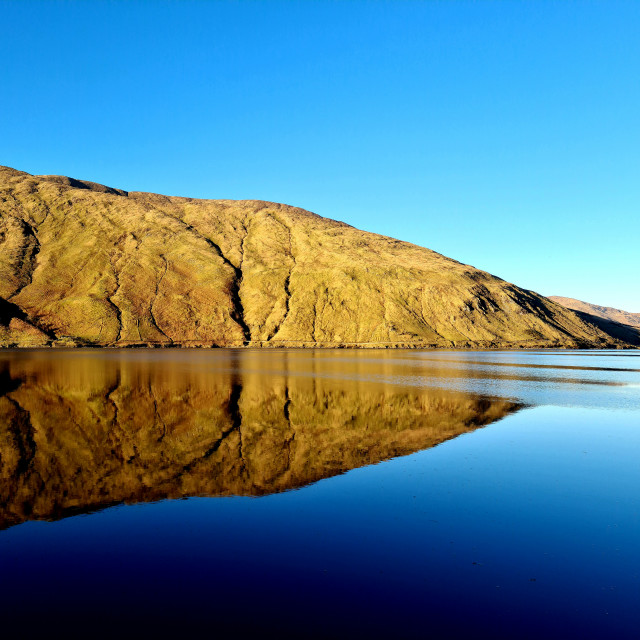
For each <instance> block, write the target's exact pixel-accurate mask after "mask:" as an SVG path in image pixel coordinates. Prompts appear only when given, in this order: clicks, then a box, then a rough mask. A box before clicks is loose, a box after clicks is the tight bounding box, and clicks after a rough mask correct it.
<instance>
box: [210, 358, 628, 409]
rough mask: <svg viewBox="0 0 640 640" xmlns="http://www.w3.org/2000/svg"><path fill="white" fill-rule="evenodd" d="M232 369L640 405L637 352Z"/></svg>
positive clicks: (251, 364) (549, 400)
mask: <svg viewBox="0 0 640 640" xmlns="http://www.w3.org/2000/svg"><path fill="white" fill-rule="evenodd" d="M230 364H231V363H229V362H226V361H222V362H220V363H219V364H218V365H216V370H218V371H242V372H243V373H251V374H254V375H272V376H278V375H288V376H303V377H315V378H327V379H334V380H349V381H351V382H362V383H366V382H369V383H378V384H383V385H394V386H395V385H398V386H410V387H424V388H432V389H446V390H452V391H460V392H466V393H473V394H480V395H488V396H495V397H502V398H508V399H511V400H516V401H519V402H523V403H525V404H529V405H554V406H574V407H592V408H603V409H637V408H640V354H636V353H629V352H623V353H619V352H616V353H611V352H579V353H574V352H571V354H569V353H568V352H566V353H562V352H544V351H543V352H524V353H522V352H519V351H509V352H444V351H443V352H439V351H435V352H434V351H430V352H402V355H398V354H397V353H389V352H378V353H376V352H374V351H368V352H358V353H356V354H354V353H351V352H326V351H315V352H313V355H310V353H309V352H304V351H294V352H292V353H289V354H287V356H286V358H283V359H281V360H280V361H278V358H277V357H276V358H275V362H274V359H273V358H272V359H268V358H267V357H266V356H265V354H256V353H255V352H254V353H252V354H250V355H249V356H248V357H246V358H244V357H243V358H242V359H241V361H240V362H239V363H237V364H235V365H231V366H229V365H230ZM278 364H280V365H281V366H274V365H278ZM295 364H297V365H298V366H297V367H296V366H294V365H295Z"/></svg>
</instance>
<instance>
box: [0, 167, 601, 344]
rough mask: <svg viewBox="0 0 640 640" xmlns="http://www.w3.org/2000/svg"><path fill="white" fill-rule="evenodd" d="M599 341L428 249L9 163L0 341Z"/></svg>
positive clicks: (571, 317)
mask: <svg viewBox="0 0 640 640" xmlns="http://www.w3.org/2000/svg"><path fill="white" fill-rule="evenodd" d="M52 343H53V344H94V345H104V346H107V345H122V346H126V345H133V344H165V345H169V344H184V345H203V346H213V345H218V346H234V345H237V346H239V345H246V344H250V345H254V346H269V345H272V346H281V345H284V346H296V345H300V346H310V345H314V344H315V345H326V346H331V345H342V344H346V345H349V344H359V345H363V346H376V345H383V344H386V345H407V346H409V345H416V346H444V347H451V346H487V347H490V346H512V345H513V346H517V345H519V346H531V347H533V346H577V345H580V346H604V345H606V344H613V343H614V341H613V339H612V338H611V337H610V336H609V335H608V334H607V333H605V332H604V331H603V330H601V329H599V328H597V327H595V326H594V325H592V324H591V323H589V322H586V321H584V320H581V319H580V318H579V317H578V316H577V315H576V314H575V313H573V312H572V311H570V310H568V309H566V308H564V307H562V306H560V305H558V304H556V303H554V302H552V301H550V300H548V299H546V298H543V297H541V296H539V295H537V294H535V293H533V292H530V291H526V290H523V289H520V288H518V287H516V286H514V285H512V284H509V283H507V282H504V281H503V280H500V279H499V278H496V277H494V276H492V275H490V274H488V273H485V272H483V271H479V270H477V269H474V268H473V267H470V266H468V265H464V264H460V263H458V262H456V261H454V260H451V259H449V258H446V257H444V256H442V255H440V254H437V253H435V252H433V251H430V250H429V249H425V248H422V247H418V246H416V245H412V244H410V243H407V242H401V241H399V240H394V239H392V238H387V237H384V236H379V235H376V234H372V233H366V232H363V231H359V230H357V229H354V228H353V227H350V226H348V225H346V224H343V223H341V222H336V221H334V220H330V219H327V218H322V217H320V216H317V215H314V214H312V213H309V212H307V211H304V210H302V209H297V208H295V207H290V206H285V205H281V204H275V203H270V202H262V201H255V200H251V201H230V200H194V199H190V198H177V197H167V196H161V195H155V194H149V193H137V192H129V193H127V192H124V191H120V190H117V189H110V188H107V187H104V186H102V185H97V184H94V183H89V182H80V181H77V180H71V179H69V178H63V177H59V176H58V177H56V176H49V177H47V176H31V175H29V174H26V173H23V172H19V171H15V170H13V169H9V168H1V169H0V345H4V346H7V345H12V344H13V345H17V346H28V345H36V344H52Z"/></svg>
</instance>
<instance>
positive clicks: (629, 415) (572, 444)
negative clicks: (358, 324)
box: [0, 350, 640, 638]
mask: <svg viewBox="0 0 640 640" xmlns="http://www.w3.org/2000/svg"><path fill="white" fill-rule="evenodd" d="M639 604H640V353H636V352H628V351H627V352H624V351H622V352H525V353H521V352H481V353H478V352H475V353H474V352H415V351H389V352H387V351H384V352H380V351H324V350H321V351H304V350H301V351H297V350H278V351H251V350H245V351H242V350H237V351H235V350H215V351H180V350H175V351H173V350H171V351H137V350H136V351H131V350H129V351H47V352H44V351H43V352H33V351H30V352H12V351H5V352H0V615H1V616H2V629H3V631H4V632H5V633H8V632H9V631H11V632H14V633H15V632H17V633H18V635H17V636H14V637H33V636H36V635H39V634H41V633H44V632H47V631H48V632H51V631H52V630H54V629H61V630H64V633H65V634H66V635H67V636H68V637H80V636H83V637H84V636H89V637H112V636H113V635H114V634H117V635H118V636H119V637H128V636H133V635H135V636H136V637H138V638H140V637H166V636H169V635H171V636H172V637H175V636H176V634H177V633H181V634H186V633H193V632H197V633H198V634H199V635H204V636H206V637H223V638H224V637H236V638H237V637H295V638H309V637H331V638H335V637H359V636H364V637H407V638H413V637H416V638H422V637H430V638H457V637H475V638H484V637H487V638H534V637H535V638H539V637H546V638H566V637H569V636H570V635H572V636H576V637H581V638H603V637H609V638H636V637H638V628H640V613H639V611H638V608H639ZM142 634H144V635H142ZM7 637H10V636H7Z"/></svg>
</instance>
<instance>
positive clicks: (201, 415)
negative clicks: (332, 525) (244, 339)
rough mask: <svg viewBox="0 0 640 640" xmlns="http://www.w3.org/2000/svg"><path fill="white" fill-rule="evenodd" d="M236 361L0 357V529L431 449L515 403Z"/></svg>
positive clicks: (229, 490) (226, 491) (305, 479)
mask: <svg viewBox="0 0 640 640" xmlns="http://www.w3.org/2000/svg"><path fill="white" fill-rule="evenodd" d="M271 357H272V358H276V359H277V358H281V359H282V356H280V355H278V356H276V355H275V354H274V355H273V356H271ZM306 357H307V360H308V359H309V356H306ZM182 358H183V362H182V364H184V356H183V357H182ZM250 358H251V356H242V355H239V354H237V353H234V352H227V354H226V355H225V356H224V358H223V360H222V361H220V358H219V357H218V361H217V362H215V363H214V365H215V366H211V363H210V362H208V361H207V360H206V359H201V360H200V361H199V362H196V363H195V364H194V363H191V365H190V366H189V367H182V366H180V363H177V364H175V363H172V362H171V361H170V360H169V361H166V360H165V361H163V360H162V359H161V360H160V361H158V360H154V359H153V358H151V359H144V358H142V359H139V358H136V357H135V356H134V357H131V356H125V357H124V358H123V359H120V356H119V355H118V354H117V353H116V354H107V355H102V354H95V355H94V354H86V353H85V354H79V355H75V354H74V355H72V354H68V353H64V354H60V355H57V354H55V353H54V354H51V355H46V356H42V355H38V356H36V355H33V356H25V355H21V356H15V357H12V358H9V359H4V360H3V361H0V528H2V527H7V526H11V525H12V524H17V523H19V522H22V521H25V520H29V519H56V518H60V517H64V516H66V515H72V514H73V513H78V512H83V511H89V510H93V509H99V508H101V507H105V506H109V505H111V504H114V503H119V502H126V503H134V502H141V501H149V500H159V499H162V498H180V497H186V496H220V495H254V496H258V495H264V494H268V493H273V492H278V491H284V490H287V489H292V488H295V487H301V486H304V485H306V484H309V483H311V482H315V481H317V480H320V479H322V478H327V477H330V476H333V475H336V474H339V473H342V472H344V471H348V470H349V469H354V468H356V467H361V466H364V465H369V464H372V463H376V462H379V461H381V460H386V459H388V458H391V457H393V456H401V455H406V454H409V453H412V452H415V451H419V450H421V449H425V448H428V447H432V446H434V445H436V444H438V443H440V442H443V441H444V440H447V439H449V438H453V437H455V436H457V435H460V434H462V433H465V432H467V431H471V430H473V429H475V428H477V427H479V426H483V425H487V424H489V423H491V422H493V421H495V420H498V419H500V418H502V417H504V416H506V415H508V414H509V413H511V412H513V411H516V410H517V409H518V408H519V406H520V405H517V404H514V403H512V402H508V401H506V400H495V399H489V398H484V397H480V396H473V395H468V394H463V393H456V392H446V391H437V390H419V389H408V390H407V389H401V388H398V387H395V388H394V387H389V386H382V385H376V384H374V383H370V382H362V381H354V380H345V379H342V380H336V379H328V378H323V377H322V376H308V375H307V376H305V375H299V373H300V372H297V371H296V369H295V363H294V364H293V365H290V366H289V365H287V367H285V370H278V371H277V372H275V373H271V374H265V373H256V372H255V371H254V372H252V371H251V368H250V367H248V366H247V361H248V360H250ZM285 360H286V358H285ZM280 364H282V362H280Z"/></svg>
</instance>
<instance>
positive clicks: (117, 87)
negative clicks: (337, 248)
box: [0, 0, 640, 312]
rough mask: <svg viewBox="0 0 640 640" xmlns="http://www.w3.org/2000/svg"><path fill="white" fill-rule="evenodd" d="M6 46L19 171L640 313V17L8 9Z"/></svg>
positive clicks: (407, 7) (116, 6) (3, 69)
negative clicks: (241, 214) (359, 242)
mask: <svg viewBox="0 0 640 640" xmlns="http://www.w3.org/2000/svg"><path fill="white" fill-rule="evenodd" d="M0 29H1V32H0V33H1V37H0V60H1V63H0V134H1V135H0V164H5V165H9V166H12V167H15V168H17V169H21V170H23V171H27V172H29V173H34V174H45V173H48V174H52V173H53V174H64V175H69V176H73V177H76V178H81V179H88V180H94V181H96V182H102V183H105V184H108V185H111V186H115V187H120V188H123V189H128V190H137V191H154V192H160V193H166V194H171V195H186V196H192V197H203V198H204V197H207V198H232V199H243V198H255V199H261V200H273V201H277V202H284V203H287V204H293V205H296V206H300V207H303V208H305V209H309V210H311V211H314V212H316V213H319V214H321V215H323V216H327V217H330V218H336V219H339V220H343V221H345V222H348V223H349V224H352V225H354V226H356V227H359V228H361V229H365V230H368V231H374V232H377V233H382V234H385V235H390V236H394V237H397V238H401V239H403V240H409V241H411V242H415V243H417V244H420V245H424V246H427V247H429V248H431V249H434V250H436V251H439V252H441V253H444V254H445V255H448V256H451V257H453V258H456V259H457V260H460V261H461V262H466V263H469V264H472V265H474V266H476V267H479V268H481V269H485V270H487V271H490V272H491V273H494V274H496V275H498V276H500V277H502V278H504V279H505V280H509V281H511V282H515V283H516V284H518V285H520V286H523V287H526V288H528V289H533V290H535V291H537V292H539V293H542V294H544V295H564V296H569V297H575V298H580V299H583V300H587V301H589V302H594V303H598V304H603V305H608V306H614V307H619V308H623V309H626V310H628V311H634V312H640V286H639V278H638V273H639V269H638V264H639V263H640V260H639V258H640V249H639V242H638V241H639V236H640V175H639V174H640V2H616V1H614V0H607V1H606V2H588V1H586V0H585V1H584V2H572V1H569V0H567V1H566V2H544V1H537V2H532V1H527V2H518V1H516V0H512V1H505V2H488V1H487V2H481V1H477V2H436V1H434V2H400V1H395V2H375V1H371V2H355V1H354V2H349V1H342V2H329V1H325V2H313V1H309V0H304V1H302V0H301V1H299V2H292V1H290V2H276V1H271V2H269V1H263V2H257V1H254V2H250V1H246V2H203V1H201V2H187V1H185V2H99V1H93V2H53V1H51V2H45V1H41V2H29V1H27V0H19V1H18V0H15V1H13V2H9V1H6V0H0Z"/></svg>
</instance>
